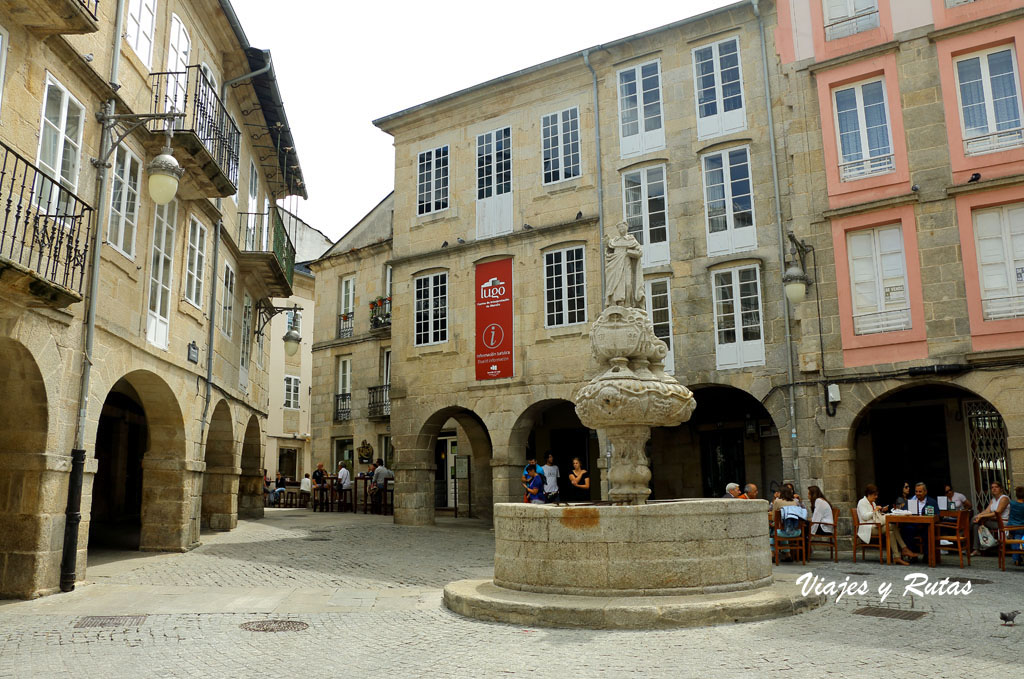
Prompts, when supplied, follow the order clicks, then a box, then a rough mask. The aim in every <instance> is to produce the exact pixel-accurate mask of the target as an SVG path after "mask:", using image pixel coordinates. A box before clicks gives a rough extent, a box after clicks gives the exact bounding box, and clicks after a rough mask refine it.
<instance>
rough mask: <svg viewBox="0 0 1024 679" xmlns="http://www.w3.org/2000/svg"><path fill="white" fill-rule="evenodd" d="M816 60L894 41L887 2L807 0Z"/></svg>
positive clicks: (876, 0)
mask: <svg viewBox="0 0 1024 679" xmlns="http://www.w3.org/2000/svg"><path fill="white" fill-rule="evenodd" d="M810 4H811V21H812V23H813V25H814V56H815V59H816V60H817V61H825V60H827V59H832V58H834V57H839V56H843V55H844V54H851V53H853V52H858V51H860V50H862V49H866V48H868V47H874V46H875V45H880V44H882V43H884V42H888V41H890V40H892V38H893V30H892V11H891V8H890V6H889V2H888V0H810Z"/></svg>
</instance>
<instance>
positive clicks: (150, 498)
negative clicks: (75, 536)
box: [90, 370, 194, 551]
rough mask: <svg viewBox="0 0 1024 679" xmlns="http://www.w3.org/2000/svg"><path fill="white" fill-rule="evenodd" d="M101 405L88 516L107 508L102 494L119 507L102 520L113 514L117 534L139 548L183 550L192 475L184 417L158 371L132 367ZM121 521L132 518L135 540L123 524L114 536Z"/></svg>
mask: <svg viewBox="0 0 1024 679" xmlns="http://www.w3.org/2000/svg"><path fill="white" fill-rule="evenodd" d="M102 403H103V406H102V411H101V413H100V417H99V422H98V424H97V429H96V436H95V441H96V443H95V455H96V459H97V466H98V469H97V474H96V478H95V480H94V483H93V488H92V495H93V511H92V512H91V514H90V519H93V518H94V517H93V516H92V514H96V517H95V518H99V517H100V516H101V511H98V510H104V507H103V506H102V505H101V504H100V498H103V499H105V500H106V499H110V498H114V499H115V500H116V502H118V503H120V504H115V505H114V507H113V510H114V511H113V514H111V513H110V511H108V514H107V518H108V519H113V523H114V524H115V537H120V538H125V539H128V540H129V543H130V544H137V546H138V548H139V549H142V550H151V551H183V550H185V549H188V548H189V547H190V546H191V538H190V535H191V533H190V530H189V528H190V519H191V507H192V502H191V498H192V484H193V483H194V480H193V478H192V473H191V472H190V471H188V464H187V462H186V436H185V426H184V417H183V416H182V410H181V407H180V405H179V403H178V399H177V397H176V396H175V395H174V392H173V391H172V390H171V388H170V387H169V386H168V385H167V383H166V382H165V381H164V380H163V379H162V378H161V377H160V376H158V375H156V374H155V373H152V372H149V371H147V370H135V371H132V372H129V373H127V374H125V375H124V376H123V377H121V378H120V379H118V380H117V381H116V382H114V384H113V385H112V386H111V388H110V389H109V391H108V392H107V394H106V397H105V398H104V400H103V402H102ZM122 491H123V492H122ZM104 493H107V495H104ZM110 493H113V494H114V495H110ZM136 504H137V507H138V516H137V519H136V518H135V515H134V508H135V506H136ZM105 509H106V510H110V509H111V507H110V506H109V505H108V506H107V507H106V508H105ZM119 519H126V520H127V519H130V520H131V521H132V522H133V523H134V521H136V520H137V522H138V523H137V526H138V530H139V534H138V538H137V542H136V541H134V540H132V539H131V536H129V535H127V531H128V530H130V527H128V526H126V527H125V530H124V531H121V532H120V535H119V536H117V535H116V524H117V523H118V520H119Z"/></svg>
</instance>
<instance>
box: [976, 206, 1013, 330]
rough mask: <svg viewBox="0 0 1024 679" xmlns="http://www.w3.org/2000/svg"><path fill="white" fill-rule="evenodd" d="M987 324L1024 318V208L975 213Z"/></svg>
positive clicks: (980, 278) (979, 276)
mask: <svg viewBox="0 0 1024 679" xmlns="http://www.w3.org/2000/svg"><path fill="white" fill-rule="evenodd" d="M974 238H975V243H976V245H977V251H978V283H979V284H980V286H981V300H982V302H981V303H982V313H983V315H984V318H985V320H990V321H991V320H1000V319H1005V318H1016V317H1019V316H1024V296H1022V295H1021V291H1022V290H1024V204H1020V203H1018V204H1014V205H1007V206H1005V207H999V208H993V209H991V210H979V211H976V212H975V213H974Z"/></svg>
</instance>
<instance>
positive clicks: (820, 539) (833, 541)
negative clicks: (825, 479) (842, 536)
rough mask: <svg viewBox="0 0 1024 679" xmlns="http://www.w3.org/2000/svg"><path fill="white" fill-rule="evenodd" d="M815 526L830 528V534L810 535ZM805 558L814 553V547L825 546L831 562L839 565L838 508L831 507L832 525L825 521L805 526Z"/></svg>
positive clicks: (813, 522)
mask: <svg viewBox="0 0 1024 679" xmlns="http://www.w3.org/2000/svg"><path fill="white" fill-rule="evenodd" d="M815 526H832V532H831V533H824V532H821V533H811V532H810V531H811V530H814V527H815ZM807 530H808V534H807V558H808V559H810V558H811V555H812V553H813V552H814V545H825V546H827V547H828V548H829V553H830V554H831V555H832V560H833V561H835V562H836V563H839V508H838V507H832V523H829V522H827V521H811V522H810V523H809V524H808V526H807Z"/></svg>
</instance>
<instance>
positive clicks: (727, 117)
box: [690, 36, 747, 140]
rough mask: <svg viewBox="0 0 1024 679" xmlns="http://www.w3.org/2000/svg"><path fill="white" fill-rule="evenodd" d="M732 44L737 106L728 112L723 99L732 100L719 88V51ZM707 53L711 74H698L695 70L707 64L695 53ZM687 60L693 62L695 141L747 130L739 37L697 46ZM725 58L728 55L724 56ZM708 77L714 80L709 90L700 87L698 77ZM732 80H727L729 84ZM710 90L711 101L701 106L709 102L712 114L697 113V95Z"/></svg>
mask: <svg viewBox="0 0 1024 679" xmlns="http://www.w3.org/2000/svg"><path fill="white" fill-rule="evenodd" d="M731 42H735V43H736V66H735V68H736V70H737V71H738V76H739V78H738V80H736V81H735V82H736V83H738V84H739V97H740V102H741V103H740V107H739V108H735V109H732V110H731V111H726V110H725V103H726V102H725V100H726V98H729V99H732V98H733V97H735V95H734V94H730V95H728V97H727V96H726V93H725V91H724V90H723V85H722V70H723V69H722V48H723V46H724V45H726V44H727V43H731ZM708 49H710V50H711V59H710V63H711V72H710V73H704V74H702V73H701V72H700V71H699V69H700V67H701V64H703V63H707V61H708V60H703V61H701V60H700V59H699V57H698V55H697V53H698V52H701V51H703V50H708ZM690 56H691V59H692V61H693V91H694V96H693V100H694V107H695V110H696V112H697V139H698V140H700V139H711V138H712V137H720V136H722V135H723V134H731V133H733V132H740V131H742V130H745V129H747V93H746V91H745V90H744V88H743V58H742V56H741V53H740V38H739V36H732V37H730V38H725V39H723V40H717V41H715V42H712V43H708V44H706V45H700V46H698V47H694V48H693V50H691V52H690ZM726 56H729V54H728V53H727V54H726ZM732 68H733V67H732V66H729V67H727V70H731V69H732ZM709 75H710V76H711V77H712V78H714V84H713V85H712V88H707V87H702V86H701V78H702V77H707V76H709ZM732 82H733V81H730V85H731V84H732ZM708 89H712V91H713V92H714V98H713V100H710V101H705V102H704V103H703V105H704V106H707V105H708V104H709V103H713V104H714V106H715V112H714V113H708V114H704V113H703V111H702V110H701V106H702V104H701V101H700V96H701V93H702V92H704V91H705V90H708Z"/></svg>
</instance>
